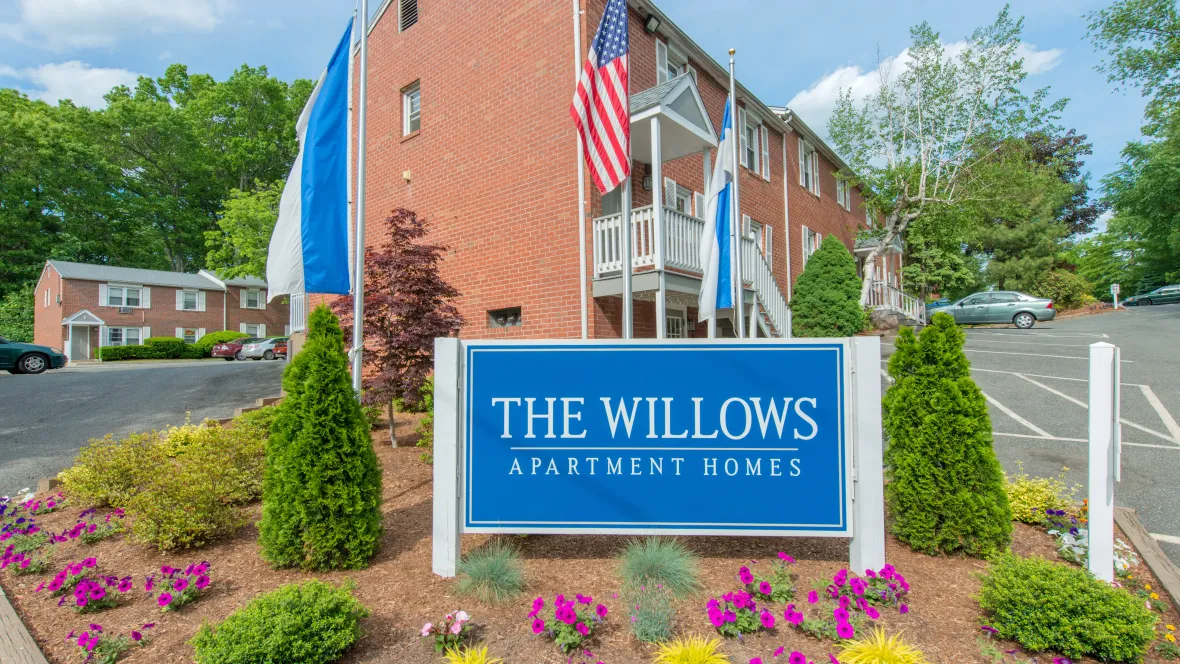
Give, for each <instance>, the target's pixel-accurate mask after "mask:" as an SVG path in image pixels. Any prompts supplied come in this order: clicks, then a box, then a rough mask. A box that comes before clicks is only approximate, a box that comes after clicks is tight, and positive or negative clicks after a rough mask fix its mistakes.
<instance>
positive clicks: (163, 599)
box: [156, 593, 172, 607]
mask: <svg viewBox="0 0 1180 664" xmlns="http://www.w3.org/2000/svg"><path fill="white" fill-rule="evenodd" d="M171 601H172V595H171V594H169V593H160V596H159V597H157V598H156V604H158V605H160V606H161V607H164V606H168V603H169V602H171Z"/></svg>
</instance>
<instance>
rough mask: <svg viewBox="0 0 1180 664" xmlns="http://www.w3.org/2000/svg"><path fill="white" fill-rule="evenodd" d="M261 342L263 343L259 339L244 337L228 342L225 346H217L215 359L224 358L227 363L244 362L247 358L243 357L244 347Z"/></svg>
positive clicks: (214, 351) (215, 347)
mask: <svg viewBox="0 0 1180 664" xmlns="http://www.w3.org/2000/svg"><path fill="white" fill-rule="evenodd" d="M259 341H262V339H259V338H257V337H243V338H241V339H237V340H234V341H227V342H226V343H223V344H216V345H214V346H213V357H223V358H225V359H226V361H227V362H232V361H234V360H244V359H246V358H245V357H243V356H242V346H243V345H245V344H249V343H257V342H259Z"/></svg>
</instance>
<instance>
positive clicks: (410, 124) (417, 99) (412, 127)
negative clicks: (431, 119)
mask: <svg viewBox="0 0 1180 664" xmlns="http://www.w3.org/2000/svg"><path fill="white" fill-rule="evenodd" d="M421 128H422V90H421V86H420V85H419V83H418V81H414V83H413V84H411V85H410V87H408V88H406V89H405V90H402V136H409V135H410V134H412V133H414V132H416V131H418V130H419V129H421Z"/></svg>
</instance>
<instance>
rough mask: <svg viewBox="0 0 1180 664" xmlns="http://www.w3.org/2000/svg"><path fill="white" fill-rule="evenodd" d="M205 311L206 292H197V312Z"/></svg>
mask: <svg viewBox="0 0 1180 664" xmlns="http://www.w3.org/2000/svg"><path fill="white" fill-rule="evenodd" d="M204 310H205V291H197V311H204Z"/></svg>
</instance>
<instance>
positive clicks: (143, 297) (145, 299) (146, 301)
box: [139, 286, 152, 309]
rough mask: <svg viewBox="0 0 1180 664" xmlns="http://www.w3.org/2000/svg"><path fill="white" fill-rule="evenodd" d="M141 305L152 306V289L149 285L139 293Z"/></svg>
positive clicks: (146, 307)
mask: <svg viewBox="0 0 1180 664" xmlns="http://www.w3.org/2000/svg"><path fill="white" fill-rule="evenodd" d="M139 306H141V307H143V308H144V309H151V308H152V289H150V288H148V287H147V286H144V287H143V290H142V291H141V292H140V294H139Z"/></svg>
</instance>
